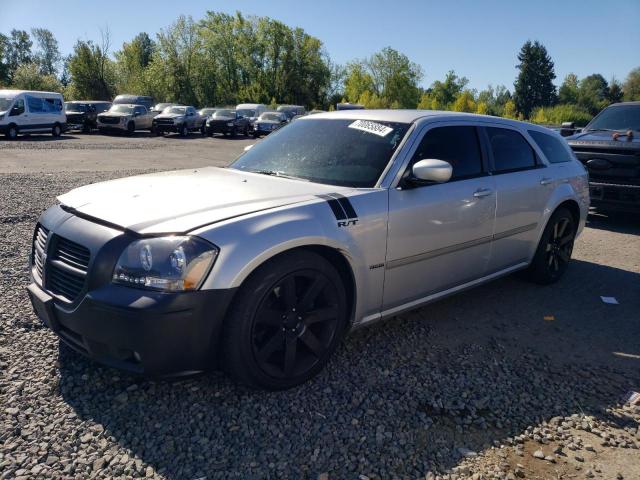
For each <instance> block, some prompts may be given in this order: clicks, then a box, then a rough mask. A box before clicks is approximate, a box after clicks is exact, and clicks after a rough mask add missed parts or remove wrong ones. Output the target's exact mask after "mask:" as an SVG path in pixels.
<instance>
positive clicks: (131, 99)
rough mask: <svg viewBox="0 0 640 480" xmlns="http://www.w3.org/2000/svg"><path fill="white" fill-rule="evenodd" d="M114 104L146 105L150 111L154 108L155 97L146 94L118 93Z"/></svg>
mask: <svg viewBox="0 0 640 480" xmlns="http://www.w3.org/2000/svg"><path fill="white" fill-rule="evenodd" d="M113 104H114V105H144V106H145V107H146V109H147V110H148V111H150V110H151V109H152V108H153V105H154V101H153V97H147V96H145V95H129V94H128V93H125V94H122V95H118V96H117V97H116V98H114V99H113Z"/></svg>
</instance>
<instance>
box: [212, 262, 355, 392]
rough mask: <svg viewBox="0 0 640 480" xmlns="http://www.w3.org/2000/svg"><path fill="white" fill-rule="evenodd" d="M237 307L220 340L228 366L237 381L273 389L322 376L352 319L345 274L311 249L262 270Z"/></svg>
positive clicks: (249, 283) (248, 283) (238, 299)
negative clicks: (349, 319) (349, 312)
mask: <svg viewBox="0 0 640 480" xmlns="http://www.w3.org/2000/svg"><path fill="white" fill-rule="evenodd" d="M233 305H234V306H233V307H232V310H231V312H230V315H229V317H228V319H227V321H226V322H225V326H224V329H223V336H222V340H221V346H222V355H223V357H222V363H223V367H224V369H225V370H226V371H227V372H228V373H229V374H230V375H231V376H232V377H234V378H235V379H237V380H239V381H241V382H243V383H245V384H248V385H250V386H253V387H258V388H264V389H268V390H281V389H286V388H291V387H294V386H296V385H300V384H301V383H304V382H306V381H307V380H309V379H311V378H312V377H314V376H315V375H317V374H318V373H319V372H320V370H322V368H323V367H324V366H325V364H326V363H327V361H328V360H329V357H330V356H331V354H332V353H333V352H334V351H335V349H336V348H337V346H338V344H339V342H340V340H341V339H342V336H343V334H344V332H345V330H346V328H345V327H346V325H347V321H348V318H347V316H348V308H347V298H346V293H345V288H344V284H343V282H342V279H341V277H340V274H339V273H338V272H337V271H336V269H335V268H334V267H333V266H332V265H331V264H330V263H329V262H327V261H326V260H325V259H324V258H322V257H321V256H319V255H317V254H315V253H312V252H306V251H295V252H289V253H285V254H282V255H280V256H278V257H277V258H276V259H273V260H271V261H269V262H267V263H265V264H264V265H262V266H261V267H259V268H258V270H256V272H254V274H252V275H251V276H250V277H249V279H248V280H247V281H246V282H245V283H244V285H243V286H242V287H241V289H240V291H239V292H238V295H237V297H236V298H235V299H234V302H233Z"/></svg>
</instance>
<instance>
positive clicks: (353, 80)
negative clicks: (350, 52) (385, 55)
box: [344, 62, 375, 102]
mask: <svg viewBox="0 0 640 480" xmlns="http://www.w3.org/2000/svg"><path fill="white" fill-rule="evenodd" d="M374 89H375V87H374V85H373V77H372V76H371V75H370V74H369V73H368V72H367V71H366V67H365V66H364V65H363V64H362V63H358V62H352V63H350V64H348V65H347V78H346V80H345V82H344V93H345V95H346V96H347V99H348V100H349V101H350V102H358V101H359V98H360V97H361V96H362V94H363V93H365V92H373V91H374Z"/></svg>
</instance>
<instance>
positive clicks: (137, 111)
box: [135, 107, 145, 115]
mask: <svg viewBox="0 0 640 480" xmlns="http://www.w3.org/2000/svg"><path fill="white" fill-rule="evenodd" d="M135 112H136V113H137V114H138V115H144V114H145V111H144V108H142V107H136V109H135Z"/></svg>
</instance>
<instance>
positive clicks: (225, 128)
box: [206, 123, 236, 133]
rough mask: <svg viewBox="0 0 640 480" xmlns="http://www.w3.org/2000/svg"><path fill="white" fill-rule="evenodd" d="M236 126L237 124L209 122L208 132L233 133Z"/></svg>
mask: <svg viewBox="0 0 640 480" xmlns="http://www.w3.org/2000/svg"><path fill="white" fill-rule="evenodd" d="M235 128H236V126H235V125H231V126H229V125H227V123H207V126H206V129H207V133H231V132H232V131H233V130H234V129H235Z"/></svg>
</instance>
